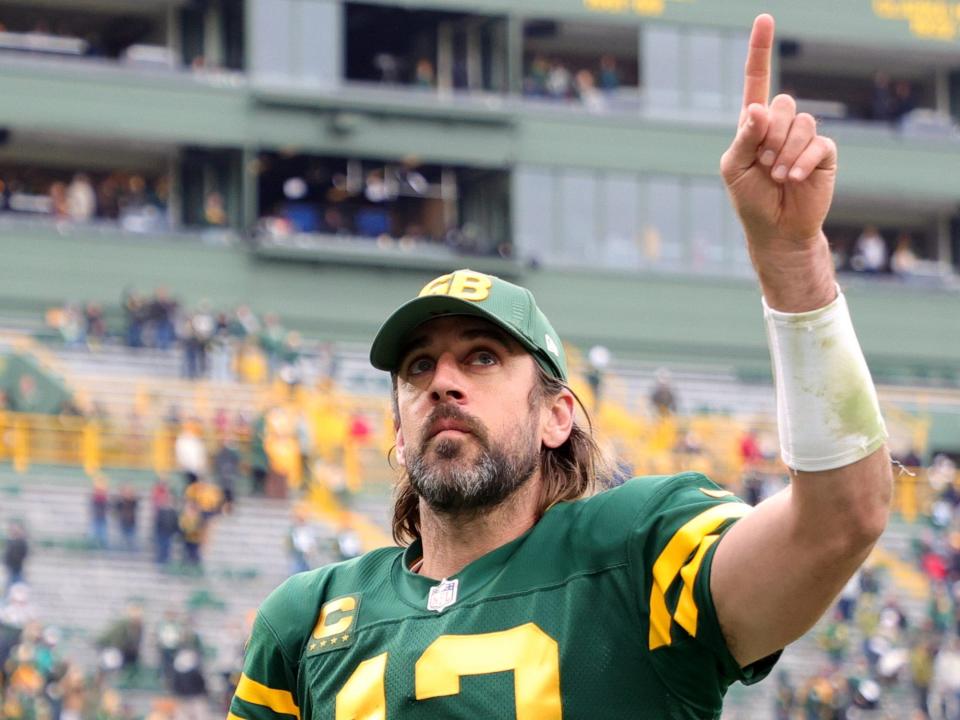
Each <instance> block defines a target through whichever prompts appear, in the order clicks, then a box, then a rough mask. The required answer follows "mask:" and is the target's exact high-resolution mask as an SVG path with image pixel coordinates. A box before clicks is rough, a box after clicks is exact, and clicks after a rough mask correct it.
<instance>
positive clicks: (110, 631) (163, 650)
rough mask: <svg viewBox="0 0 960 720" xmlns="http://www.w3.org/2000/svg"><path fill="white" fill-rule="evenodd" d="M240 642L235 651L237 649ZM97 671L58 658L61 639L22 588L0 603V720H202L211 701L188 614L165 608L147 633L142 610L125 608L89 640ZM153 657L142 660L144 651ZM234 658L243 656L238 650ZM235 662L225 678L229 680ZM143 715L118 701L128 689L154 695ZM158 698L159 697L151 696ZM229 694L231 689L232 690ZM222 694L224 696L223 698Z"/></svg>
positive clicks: (63, 656) (66, 656)
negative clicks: (143, 689) (147, 649)
mask: <svg viewBox="0 0 960 720" xmlns="http://www.w3.org/2000/svg"><path fill="white" fill-rule="evenodd" d="M242 642H243V640H242V639H239V638H238V641H237V643H236V644H237V645H238V647H239V648H242ZM94 645H95V647H96V649H97V662H96V665H95V666H92V667H91V666H86V665H83V664H80V663H78V662H76V661H75V660H74V659H72V658H71V657H69V653H65V652H64V651H63V646H64V637H63V631H62V630H61V629H60V628H59V627H58V626H57V625H55V624H46V623H45V622H44V620H43V619H41V617H40V612H39V611H38V609H37V607H36V604H35V603H34V601H33V599H32V590H31V588H30V586H29V585H27V584H26V583H22V582H21V583H17V584H15V585H12V586H11V587H10V588H9V590H8V592H7V593H6V596H5V597H4V598H3V599H2V600H0V716H2V717H3V718H4V719H5V720H44V719H46V720H86V719H87V718H97V720H133V718H135V717H138V718H145V719H146V720H204V719H205V718H206V717H208V709H209V707H210V701H211V699H215V700H218V704H219V705H221V706H222V705H223V699H222V698H211V697H210V695H211V693H210V691H209V689H208V687H207V682H206V677H205V668H204V646H203V644H202V642H201V640H200V636H199V634H198V633H197V632H196V629H195V627H194V621H193V619H192V617H191V616H190V614H189V613H186V612H182V611H179V610H177V609H174V608H169V609H167V610H166V611H165V613H164V615H163V618H162V619H161V620H160V621H159V622H158V623H157V624H156V626H155V627H152V628H148V627H147V626H146V623H145V621H144V613H143V608H142V607H141V606H140V605H137V604H131V605H130V606H129V607H127V608H126V610H125V611H124V612H123V613H122V614H121V615H120V617H118V618H117V619H116V620H114V621H113V622H111V623H109V624H108V625H107V626H106V627H104V628H103V629H102V631H101V632H100V634H99V635H98V636H97V637H96V638H95V639H94ZM145 646H148V647H150V648H151V649H153V650H154V652H155V654H156V656H155V657H153V658H145V657H144V647H145ZM239 652H241V653H242V650H240V651H239ZM235 664H236V661H235V660H233V659H231V660H230V661H228V664H227V666H226V668H225V670H224V676H225V679H226V677H227V676H229V674H230V672H231V669H232V666H233V665H235ZM157 680H159V682H160V688H156V689H155V692H156V699H155V700H154V701H153V703H152V707H151V708H150V710H149V711H147V712H146V713H144V712H143V709H142V708H141V709H135V708H134V707H132V706H131V704H130V703H129V702H127V701H125V699H124V695H123V690H124V689H125V688H128V687H137V686H143V687H155V683H156V682H157ZM157 690H159V692H157ZM230 692H231V694H232V688H230ZM224 694H226V693H224Z"/></svg>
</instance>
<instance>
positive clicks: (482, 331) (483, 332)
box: [400, 326, 518, 365]
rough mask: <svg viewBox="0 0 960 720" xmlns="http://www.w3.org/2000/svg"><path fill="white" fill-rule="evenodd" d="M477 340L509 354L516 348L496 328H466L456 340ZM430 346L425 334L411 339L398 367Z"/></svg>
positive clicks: (507, 335) (505, 334)
mask: <svg viewBox="0 0 960 720" xmlns="http://www.w3.org/2000/svg"><path fill="white" fill-rule="evenodd" d="M478 338H486V339H488V340H494V341H496V342H498V343H500V344H501V345H503V346H504V347H505V348H506V349H507V350H509V351H510V352H515V351H516V348H517V345H518V343H517V341H516V340H514V339H513V338H512V337H510V335H509V334H508V333H506V332H505V331H503V330H501V329H500V328H497V327H493V326H490V327H475V328H467V329H466V330H464V331H463V332H461V333H460V335H459V336H458V338H457V339H458V340H477V339H478ZM429 344H430V336H429V335H427V334H423V335H418V336H416V337H414V338H413V340H411V341H410V342H409V343H408V344H407V345H406V346H404V348H403V350H402V351H401V352H400V365H403V361H404V360H406V359H407V357H408V356H409V355H410V354H411V353H413V352H415V351H417V350H422V349H423V348H425V347H427V346H428V345H429Z"/></svg>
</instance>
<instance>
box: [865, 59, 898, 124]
mask: <svg viewBox="0 0 960 720" xmlns="http://www.w3.org/2000/svg"><path fill="white" fill-rule="evenodd" d="M870 117H871V118H872V119H873V120H879V121H881V122H890V121H891V120H893V119H894V108H893V92H892V91H891V89H890V78H889V76H888V75H887V74H886V73H885V72H882V71H879V70H878V71H877V72H876V73H875V74H874V76H873V98H872V102H871V113H870Z"/></svg>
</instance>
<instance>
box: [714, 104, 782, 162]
mask: <svg viewBox="0 0 960 720" xmlns="http://www.w3.org/2000/svg"><path fill="white" fill-rule="evenodd" d="M769 125H770V115H769V111H768V110H767V108H766V107H765V106H763V105H760V104H758V103H753V104H752V105H750V106H749V107H747V108H745V109H744V111H743V114H742V121H741V123H740V127H739V128H738V129H737V136H736V137H735V138H734V139H733V142H732V143H730V147H729V148H727V151H726V152H725V153H724V154H723V157H722V158H721V159H720V172H721V173H722V174H723V177H724V178H730V177H731V176H735V175H738V174H739V173H741V172H743V171H744V170H747V169H749V168H750V167H751V166H752V165H753V164H754V163H755V162H756V161H757V151H758V150H759V149H760V145H761V143H763V140H764V138H765V137H766V136H767V128H768V127H769Z"/></svg>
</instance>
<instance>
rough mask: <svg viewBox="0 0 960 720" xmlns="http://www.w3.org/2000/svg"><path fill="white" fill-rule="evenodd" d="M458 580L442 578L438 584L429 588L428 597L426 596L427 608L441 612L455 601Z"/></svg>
mask: <svg viewBox="0 0 960 720" xmlns="http://www.w3.org/2000/svg"><path fill="white" fill-rule="evenodd" d="M459 584H460V581H459V580H447V579H446V578H444V579H443V580H441V581H440V584H439V585H435V586H434V587H432V588H430V597H429V598H427V610H433V611H434V612H438V613H439V612H443V611H444V610H445V609H446V608H448V607H450V606H451V605H453V604H454V603H455V602H456V601H457V586H458V585H459Z"/></svg>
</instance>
